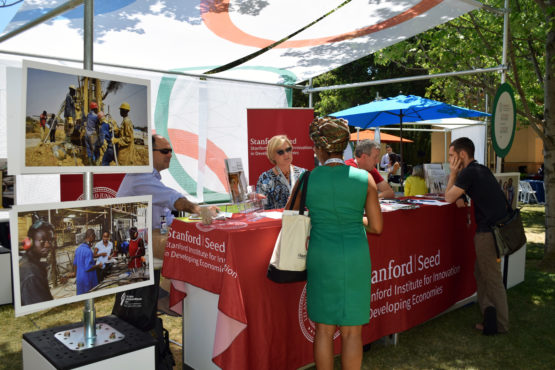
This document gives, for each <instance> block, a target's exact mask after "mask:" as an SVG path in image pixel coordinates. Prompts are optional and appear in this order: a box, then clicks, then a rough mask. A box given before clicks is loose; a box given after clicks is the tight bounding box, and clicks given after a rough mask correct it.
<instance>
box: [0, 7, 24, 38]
mask: <svg viewBox="0 0 555 370" xmlns="http://www.w3.org/2000/svg"><path fill="white" fill-rule="evenodd" d="M16 1H17V0H10V1H8V3H9V4H13V5H11V6H6V7H3V8H0V34H2V33H3V32H4V29H5V28H6V26H7V25H8V23H10V21H11V20H12V18H13V16H14V15H15V13H17V11H18V10H19V8H20V7H21V5H23V1H21V2H16Z"/></svg>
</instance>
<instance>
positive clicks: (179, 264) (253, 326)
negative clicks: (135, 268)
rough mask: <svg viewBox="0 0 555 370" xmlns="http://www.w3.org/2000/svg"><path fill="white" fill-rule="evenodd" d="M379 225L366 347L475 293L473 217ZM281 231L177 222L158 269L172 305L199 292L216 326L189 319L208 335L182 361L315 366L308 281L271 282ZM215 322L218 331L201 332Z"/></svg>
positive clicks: (437, 210)
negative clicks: (205, 350) (203, 350)
mask: <svg viewBox="0 0 555 370" xmlns="http://www.w3.org/2000/svg"><path fill="white" fill-rule="evenodd" d="M383 217H384V230H383V232H382V234H381V235H379V236H376V235H372V234H368V242H369V247H370V255H371V260H372V287H371V289H372V302H371V319H370V323H369V324H368V325H365V326H364V327H363V341H364V343H370V342H372V341H375V340H377V339H379V338H381V337H383V336H386V335H389V334H393V333H400V332H402V331H405V330H407V329H409V328H411V327H413V326H415V325H418V324H419V323H422V322H424V321H426V320H428V319H430V318H432V317H434V316H436V315H437V314H439V313H441V312H443V311H445V310H446V309H448V308H449V307H450V306H452V305H453V304H455V303H456V302H458V301H461V300H463V299H465V298H467V297H469V296H471V295H472V294H474V292H475V281H474V277H473V269H474V259H475V252H474V247H473V234H474V225H473V222H472V223H471V224H469V222H468V221H469V220H472V219H473V218H472V216H471V214H470V209H466V208H457V207H456V206H454V205H445V206H440V207H438V206H421V207H420V208H418V209H411V210H400V211H395V212H388V213H384V214H383ZM280 226H281V221H280V220H273V219H268V218H262V219H258V220H248V219H245V218H243V219H242V218H234V219H232V220H231V221H227V222H221V223H214V224H213V225H208V226H207V225H202V224H200V223H187V222H181V221H178V220H176V221H174V223H173V224H172V228H171V229H170V231H169V234H168V243H167V245H166V250H165V256H164V266H163V271H162V274H163V276H165V277H167V278H170V279H172V289H171V294H170V305H172V307H176V309H178V310H179V309H180V308H181V307H182V306H181V301H182V300H183V299H184V298H185V297H186V295H187V290H188V289H190V290H193V292H191V291H190V292H189V294H190V295H192V293H194V295H195V296H198V294H199V292H201V294H200V295H204V296H205V297H207V296H208V298H207V301H206V302H207V303H205V307H203V306H202V304H201V306H200V307H199V306H198V305H197V307H196V310H197V311H200V312H201V313H202V314H204V315H206V316H207V317H209V318H210V320H206V319H205V321H204V322H202V320H200V319H199V320H198V321H197V320H195V319H194V318H191V317H188V319H187V321H188V322H189V323H190V324H191V325H194V324H195V323H196V324H197V325H198V326H200V327H201V328H203V329H201V330H204V331H205V333H204V335H203V334H202V333H201V334H200V335H199V333H198V332H196V334H195V336H194V337H193V338H194V339H193V338H191V340H188V339H184V341H185V343H184V356H185V359H184V363H186V364H188V365H190V366H192V367H193V368H197V367H203V368H204V365H199V363H198V362H197V361H199V359H196V358H194V357H198V356H201V357H202V355H200V354H199V353H195V352H194V351H187V346H189V345H194V344H195V343H196V344H197V345H198V346H200V344H199V342H200V343H204V345H205V346H209V347H210V348H209V351H211V355H209V357H211V359H212V361H213V363H215V364H216V365H218V366H219V367H221V368H224V369H285V368H288V369H290V368H298V367H301V366H303V365H306V364H309V363H311V362H313V355H312V342H313V340H314V323H312V322H311V321H310V320H309V319H308V315H307V311H306V286H305V285H306V284H305V282H299V283H291V284H278V283H274V282H272V281H270V280H269V279H267V278H266V270H267V267H268V262H269V260H270V256H271V254H272V251H273V247H274V243H275V240H276V238H277V236H278V233H279V230H280ZM199 288H200V289H199ZM190 299H191V298H190V297H188V298H187V299H185V301H188V300H190ZM216 304H217V308H216V307H211V306H212V305H216ZM186 314H187V313H186ZM210 322H215V328H213V329H210V328H208V327H204V326H203V325H209V324H210ZM184 330H185V331H187V330H189V329H188V328H184ZM184 334H187V333H185V332H184ZM204 336H205V337H206V338H208V340H206V339H204V341H203V338H202V337H204ZM336 336H339V332H337V333H336ZM191 342H195V343H191ZM339 350H340V338H337V339H336V340H335V351H336V353H338V352H339ZM187 353H189V355H190V356H192V358H188V355H187ZM209 353H210V352H209ZM206 360H208V361H209V359H204V361H206ZM206 363H207V362H204V364H206ZM208 363H209V362H208Z"/></svg>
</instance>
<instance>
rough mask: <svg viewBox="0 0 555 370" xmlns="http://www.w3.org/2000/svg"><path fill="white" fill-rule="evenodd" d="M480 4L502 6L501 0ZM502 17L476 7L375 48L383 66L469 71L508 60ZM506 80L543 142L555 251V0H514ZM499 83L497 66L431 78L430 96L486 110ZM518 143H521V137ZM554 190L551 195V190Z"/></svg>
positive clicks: (521, 115) (522, 117)
mask: <svg viewBox="0 0 555 370" xmlns="http://www.w3.org/2000/svg"><path fill="white" fill-rule="evenodd" d="M482 3H484V4H487V5H489V6H491V7H495V8H498V9H502V8H503V7H504V1H503V0H485V1H482ZM502 47H503V16H500V15H496V14H494V13H491V12H488V11H485V10H483V9H482V10H478V11H473V12H470V13H468V14H466V15H464V16H461V17H459V18H456V19H454V20H452V21H451V22H448V23H446V24H443V25H441V26H438V27H436V28H434V29H432V30H430V31H428V32H425V33H422V34H419V35H417V36H415V37H413V38H411V39H410V40H407V41H406V42H402V43H399V44H396V45H393V46H391V47H389V48H387V49H384V50H382V51H380V52H378V53H376V58H375V62H376V63H378V64H381V65H388V64H390V63H396V64H397V65H398V66H399V67H401V68H404V69H406V70H407V71H411V70H413V69H414V68H415V66H417V68H423V69H426V70H428V71H429V72H430V73H432V74H435V73H445V72H450V71H464V70H471V69H476V68H488V67H496V66H500V65H502V64H503V53H502ZM505 65H506V66H507V67H508V70H507V75H506V82H508V83H509V84H510V85H511V86H512V87H513V89H514V90H515V101H516V105H517V120H518V121H519V122H521V123H524V124H527V125H530V126H531V127H532V128H533V130H534V131H535V132H536V134H537V135H538V136H539V137H540V138H541V139H542V141H543V144H544V164H545V178H544V181H545V183H546V243H545V246H546V252H547V254H548V255H549V254H553V253H555V193H553V192H550V189H553V188H554V187H553V185H555V176H554V172H555V117H554V115H553V113H552V112H553V109H555V83H554V82H555V81H553V75H554V72H555V1H554V0H511V1H510V14H509V32H508V43H507V58H506V62H505ZM500 82H501V78H500V76H499V74H497V73H480V74H472V75H465V76H456V77H450V78H441V79H439V78H438V79H432V80H430V85H429V86H428V87H427V91H426V95H427V97H429V98H441V99H442V100H443V101H446V102H448V103H453V104H458V105H462V106H467V107H470V108H473V107H474V108H476V109H483V108H484V107H483V106H481V105H483V104H484V103H485V99H484V97H485V96H486V94H487V96H489V106H490V107H491V103H492V101H493V98H494V96H495V92H496V90H497V88H498V86H499V84H500ZM516 145H518V143H516ZM550 193H551V194H550Z"/></svg>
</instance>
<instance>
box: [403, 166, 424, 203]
mask: <svg viewBox="0 0 555 370" xmlns="http://www.w3.org/2000/svg"><path fill="white" fill-rule="evenodd" d="M404 186H405V196H406V197H410V196H414V195H424V194H426V193H428V187H427V186H426V180H425V179H424V167H422V165H420V164H419V165H416V166H414V168H413V169H412V175H411V176H409V177H408V178H407V180H406V181H405V185H404Z"/></svg>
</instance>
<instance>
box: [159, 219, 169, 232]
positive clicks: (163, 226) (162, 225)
mask: <svg viewBox="0 0 555 370" xmlns="http://www.w3.org/2000/svg"><path fill="white" fill-rule="evenodd" d="M167 233H168V224H167V223H166V216H165V215H162V216H160V234H167Z"/></svg>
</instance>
